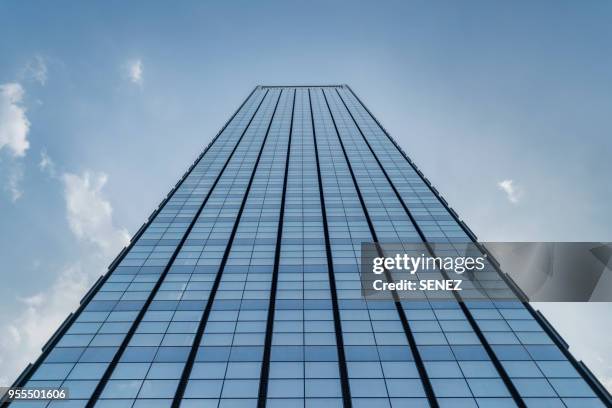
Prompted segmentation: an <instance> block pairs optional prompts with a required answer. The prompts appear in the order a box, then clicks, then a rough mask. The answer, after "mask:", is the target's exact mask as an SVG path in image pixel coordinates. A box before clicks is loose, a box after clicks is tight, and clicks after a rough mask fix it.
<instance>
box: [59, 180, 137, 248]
mask: <svg viewBox="0 0 612 408" xmlns="http://www.w3.org/2000/svg"><path fill="white" fill-rule="evenodd" d="M107 180H108V177H107V176H106V174H104V173H91V172H88V171H86V172H84V173H83V174H82V175H80V176H79V175H76V174H71V173H64V175H63V176H62V181H63V182H64V198H65V200H66V215H67V217H68V224H69V225H70V229H71V230H72V232H73V233H74V235H76V236H77V238H79V239H82V240H85V241H89V242H92V243H94V244H97V245H98V246H99V247H100V248H101V249H102V250H103V251H104V252H107V251H112V250H113V249H114V248H115V246H116V245H117V243H121V244H123V245H124V244H127V242H128V241H129V234H128V232H127V230H125V229H124V228H115V227H114V226H113V222H112V213H113V208H112V206H111V204H110V203H109V202H108V201H106V200H105V199H104V198H103V196H102V188H103V187H104V185H105V184H106V182H107Z"/></svg>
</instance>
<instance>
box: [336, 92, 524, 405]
mask: <svg viewBox="0 0 612 408" xmlns="http://www.w3.org/2000/svg"><path fill="white" fill-rule="evenodd" d="M336 93H337V94H338V97H339V98H340V100H341V101H342V104H343V105H344V108H345V109H346V111H347V112H348V114H349V115H350V117H351V119H352V120H353V123H354V124H355V126H356V127H357V130H359V133H360V134H361V137H362V138H363V140H364V141H365V143H366V145H367V146H368V149H369V150H370V153H371V154H372V156H374V159H375V160H376V163H378V166H379V167H380V169H381V170H382V172H383V174H384V175H385V178H386V179H387V182H388V183H389V185H390V186H391V188H392V189H393V192H394V193H395V196H396V197H397V199H398V200H399V202H400V203H401V204H402V208H403V209H404V211H405V212H406V214H407V215H408V217H409V218H410V222H412V225H413V226H414V228H415V230H416V231H417V233H418V234H419V237H420V238H421V241H423V244H424V245H425V247H426V248H427V251H428V252H429V253H430V254H431V255H432V256H434V257H435V256H437V255H436V253H435V251H434V249H433V248H432V246H431V245H430V243H429V242H428V241H427V238H426V237H425V234H424V233H423V230H421V228H420V227H419V225H418V224H417V222H416V219H415V218H414V216H413V215H412V213H411V212H410V209H409V208H408V206H407V205H406V203H405V202H404V199H403V198H402V196H401V194H400V193H399V191H398V190H397V188H396V187H395V185H394V184H393V182H392V181H391V178H390V177H389V175H388V174H387V170H385V168H384V166H383V165H382V163H381V162H380V160H379V158H378V156H377V155H376V153H375V152H374V149H373V148H372V146H371V145H370V142H369V141H368V139H367V138H366V137H365V135H364V134H363V131H362V130H361V127H360V126H359V124H357V121H356V120H355V118H354V117H353V114H352V113H351V111H350V110H349V108H348V106H347V105H346V103H345V102H344V99H343V98H342V95H340V92H338V90H337V89H336ZM440 272H441V273H442V275H443V276H444V279H450V278H449V276H448V273H447V272H446V270H444V269H441V270H440ZM452 293H453V296H454V297H455V299H456V300H457V303H458V304H459V306H460V307H461V310H462V311H463V313H464V314H465V316H466V318H467V320H468V321H469V322H470V326H471V327H472V330H474V332H475V333H476V336H478V340H479V341H480V343H481V344H482V346H483V347H484V348H485V350H486V352H487V355H488V356H489V359H490V360H491V362H492V363H493V365H494V366H495V368H496V369H497V371H498V372H499V375H500V377H501V379H502V380H503V382H504V384H505V385H506V388H508V391H509V392H510V395H511V396H512V399H513V400H514V402H515V403H516V404H517V405H518V406H519V407H526V405H525V403H524V402H523V400H522V399H521V397H520V394H519V393H518V390H517V389H516V387H515V386H514V384H513V383H512V380H511V379H510V376H509V375H508V373H507V372H506V370H505V368H504V366H503V365H502V363H501V361H499V359H498V358H497V356H496V355H495V353H494V352H493V349H492V348H491V345H490V344H489V342H488V341H487V339H486V338H485V336H484V334H483V333H482V331H481V330H480V327H479V326H478V324H477V323H476V319H474V316H473V315H472V312H471V311H470V310H469V309H468V307H467V306H466V304H465V303H464V302H463V301H462V300H461V297H460V295H459V294H458V293H457V292H455V291H452Z"/></svg>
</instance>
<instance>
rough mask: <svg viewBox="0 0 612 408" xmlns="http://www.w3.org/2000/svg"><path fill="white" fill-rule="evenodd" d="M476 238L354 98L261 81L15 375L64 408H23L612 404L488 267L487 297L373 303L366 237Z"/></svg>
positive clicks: (334, 89) (332, 89) (342, 90)
mask: <svg viewBox="0 0 612 408" xmlns="http://www.w3.org/2000/svg"><path fill="white" fill-rule="evenodd" d="M472 241H475V237H474V235H473V234H472V233H471V232H470V230H469V229H468V228H467V227H466V226H465V224H463V223H462V222H461V221H460V220H459V218H458V217H457V215H456V214H455V213H454V212H453V211H452V210H451V209H450V208H449V207H448V205H447V204H446V201H444V200H443V199H442V198H441V197H440V196H439V194H438V192H437V191H436V190H435V188H433V187H432V186H431V185H430V183H429V182H428V181H427V179H426V178H425V177H424V176H423V175H422V174H421V172H420V171H419V170H418V169H417V167H416V166H415V165H414V164H413V163H412V162H411V161H410V159H409V158H408V157H407V156H406V154H405V153H404V152H403V151H402V150H401V149H400V148H399V146H398V145H397V144H396V143H395V142H394V141H393V139H391V137H390V136H389V135H388V134H387V133H386V131H385V130H384V128H382V126H381V125H380V124H379V123H378V121H377V120H376V119H375V118H374V117H373V116H372V115H371V113H370V112H369V111H368V110H367V108H366V107H365V105H363V104H362V102H361V101H360V100H359V99H358V98H357V96H356V95H355V94H354V93H353V91H352V90H351V89H350V88H349V87H348V86H346V85H339V86H297V87H295V86H286V87H279V86H258V87H256V88H255V89H254V90H253V92H252V93H251V94H250V95H249V96H248V98H247V99H246V100H245V101H244V103H243V104H242V105H241V106H240V107H239V108H238V110H237V111H236V113H235V114H234V115H233V116H232V117H231V118H230V120H229V121H228V122H227V123H226V125H225V126H224V127H223V129H222V130H221V131H220V133H219V134H218V135H217V136H216V137H215V138H214V139H213V141H212V142H211V143H210V144H209V145H208V147H207V148H206V149H205V150H204V152H203V153H202V154H201V155H200V157H199V158H198V159H197V160H196V162H195V163H194V164H193V165H192V166H191V167H190V169H189V170H188V171H187V173H186V174H185V176H183V178H182V179H181V180H180V181H179V183H177V185H176V186H175V187H174V188H173V189H172V191H171V192H170V193H169V194H168V196H167V198H166V199H165V200H164V201H163V202H162V203H161V204H160V206H159V207H158V209H157V210H156V211H154V213H153V214H152V215H151V216H150V217H149V219H148V221H147V222H146V223H145V224H144V225H143V227H142V228H141V229H140V231H138V233H136V235H135V236H134V238H133V239H132V242H131V244H130V245H129V246H128V247H127V248H126V249H125V250H124V251H122V253H121V254H120V255H119V256H118V257H117V259H116V260H115V261H114V262H113V264H112V265H111V266H110V268H109V271H108V273H107V274H106V275H104V276H103V277H102V278H101V279H100V280H99V281H98V282H97V283H96V284H95V286H94V287H93V288H92V289H91V290H90V292H89V293H88V294H86V295H85V297H84V298H83V300H82V302H81V306H80V307H79V309H78V310H77V311H76V312H75V313H74V314H73V315H71V316H70V317H69V318H68V319H67V320H66V322H65V323H64V324H63V325H62V326H61V327H60V328H59V329H58V331H57V332H56V334H55V335H54V336H53V338H52V339H51V340H49V342H48V343H47V345H45V348H44V349H43V354H42V356H41V357H40V358H39V360H38V361H37V362H35V363H34V364H33V365H32V366H30V367H29V368H28V369H26V371H24V373H23V374H22V375H21V377H20V378H19V379H18V380H17V382H16V383H15V386H22V387H28V388H33V387H36V388H42V387H47V388H48V387H51V388H65V389H67V390H68V393H69V394H68V395H69V397H68V399H66V400H54V401H40V400H39V401H20V402H13V403H12V404H15V405H17V406H24V407H25V406H28V407H30V406H32V407H100V408H102V407H104V408H106V407H118V408H123V407H125V408H128V407H138V408H144V407H154V408H155V407H160V408H161V407H183V408H196V407H201V408H212V407H214V408H216V407H219V408H230V407H232V408H234V407H235V408H238V407H239V408H246V407H264V406H266V407H272V408H291V407H351V406H352V407H360V408H361V407H363V408H377V407H393V408H397V407H480V408H485V407H547V408H548V407H580V408H583V407H604V406H610V399H609V394H607V392H606V391H605V389H603V388H602V387H601V386H600V384H599V383H598V382H597V380H596V379H595V378H594V377H593V376H592V375H591V374H590V372H589V371H588V369H586V367H584V366H583V365H582V364H581V363H579V362H577V361H576V360H575V359H574V358H573V357H572V356H571V355H570V354H569V352H568V350H567V347H566V345H565V344H564V342H563V340H562V339H561V338H560V337H559V336H558V335H557V334H556V333H555V331H554V329H553V328H552V327H551V326H550V325H549V324H548V323H547V322H546V321H545V319H544V318H543V317H542V316H541V315H539V314H538V313H537V312H535V311H534V310H533V309H531V307H530V306H529V305H528V303H526V302H522V301H520V300H518V299H517V300H504V301H497V300H494V296H491V297H490V298H489V297H488V294H494V293H496V292H499V291H501V292H511V291H513V290H515V289H514V288H513V287H512V285H511V283H509V282H508V281H507V279H506V278H505V277H504V276H503V274H500V273H499V272H498V271H495V270H493V269H492V268H489V269H488V270H486V271H484V272H483V273H482V274H480V275H479V276H478V279H476V280H474V281H473V283H472V284H473V285H476V286H478V287H479V290H480V291H481V293H482V294H483V298H482V299H480V300H470V301H466V302H460V301H448V300H446V301H433V300H427V299H424V300H423V301H400V300H398V299H396V300H395V301H393V300H388V301H380V300H368V299H365V298H364V297H363V296H362V292H361V282H360V270H359V262H360V251H361V243H362V242H390V243H427V244H429V243H441V244H453V243H465V242H472ZM457 300H459V299H457Z"/></svg>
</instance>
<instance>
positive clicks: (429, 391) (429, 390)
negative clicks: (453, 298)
mask: <svg viewBox="0 0 612 408" xmlns="http://www.w3.org/2000/svg"><path fill="white" fill-rule="evenodd" d="M321 93H322V94H323V98H324V99H325V105H326V106H327V110H328V111H329V115H330V117H331V120H332V122H333V124H334V129H335V131H336V136H338V141H339V142H340V147H341V148H342V153H343V155H344V159H345V160H346V163H347V166H348V168H349V172H350V173H351V178H352V179H353V184H354V185H355V189H356V191H357V196H358V197H359V202H360V203H361V208H362V210H363V213H364V214H365V217H366V220H367V222H368V227H369V229H370V233H371V234H372V238H374V242H375V243H376V244H377V245H376V247H377V249H378V252H379V254H380V256H383V254H382V251H381V249H380V247H379V246H378V237H377V235H376V231H375V229H374V224H373V223H372V220H371V218H370V215H369V213H368V209H367V206H366V204H365V200H364V199H363V196H362V194H361V190H360V189H359V185H358V184H357V178H356V177H355V173H354V172H353V166H352V165H351V162H350V161H349V158H348V154H347V153H346V149H345V147H344V143H343V142H342V138H341V137H340V132H339V131H338V127H337V126H336V120H335V119H334V115H333V114H332V112H331V109H330V107H329V102H328V101H327V96H326V95H325V92H324V91H321ZM385 277H386V279H387V281H389V282H392V281H393V277H392V276H391V274H390V273H389V271H387V270H385ZM393 298H394V303H395V308H396V309H397V313H398V314H399V317H400V321H401V322H402V326H403V328H404V333H405V334H406V338H407V340H408V345H409V347H410V350H411V351H412V356H413V357H414V362H415V364H416V366H417V370H418V371H419V376H420V377H421V383H422V384H423V388H424V390H425V395H426V396H427V399H428V401H429V404H430V406H431V407H434V408H437V407H438V401H437V400H436V397H435V395H434V392H433V387H432V386H431V382H430V381H429V377H428V376H427V371H426V370H425V365H424V363H423V359H422V358H421V354H420V353H419V350H418V348H417V346H416V341H415V339H414V334H413V333H412V330H411V329H410V325H409V324H408V319H407V318H406V313H405V312H404V309H403V308H402V305H401V303H400V301H399V298H398V296H397V293H395V292H393Z"/></svg>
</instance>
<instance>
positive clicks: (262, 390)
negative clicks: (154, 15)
mask: <svg viewBox="0 0 612 408" xmlns="http://www.w3.org/2000/svg"><path fill="white" fill-rule="evenodd" d="M295 95H296V90H295V89H294V90H293V103H292V107H291V122H290V124H289V141H288V144H287V155H286V158H285V175H284V178H283V192H282V196H281V204H280V215H279V219H278V228H277V231H276V248H275V249H274V269H273V270H272V283H271V285H270V303H269V306H268V320H267V322H266V338H265V343H264V354H263V361H262V364H261V375H260V378H259V394H258V400H257V406H258V407H260V408H264V407H265V406H266V398H267V394H268V377H269V374H270V354H271V349H272V334H273V330H274V309H275V305H276V289H277V286H278V268H279V260H280V252H281V251H280V250H281V239H282V235H283V220H284V216H285V198H286V194H287V177H288V174H289V157H290V155H291V137H292V135H293V116H294V111H295Z"/></svg>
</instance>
